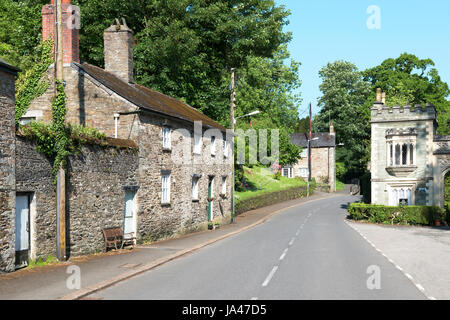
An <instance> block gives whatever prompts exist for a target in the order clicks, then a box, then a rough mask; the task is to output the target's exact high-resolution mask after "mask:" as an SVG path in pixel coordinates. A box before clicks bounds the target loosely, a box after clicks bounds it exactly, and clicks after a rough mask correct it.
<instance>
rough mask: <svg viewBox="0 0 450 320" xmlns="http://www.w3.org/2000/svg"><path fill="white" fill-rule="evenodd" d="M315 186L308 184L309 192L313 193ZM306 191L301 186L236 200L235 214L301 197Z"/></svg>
mask: <svg viewBox="0 0 450 320" xmlns="http://www.w3.org/2000/svg"><path fill="white" fill-rule="evenodd" d="M315 187H316V185H315V184H311V185H310V190H309V192H310V194H313V193H314V189H315ZM306 193H307V190H306V186H301V187H294V188H290V189H286V190H280V191H275V192H269V193H264V194H261V195H259V196H255V197H252V198H247V199H244V200H239V201H238V202H236V207H235V214H236V215H239V214H241V213H244V212H247V211H250V210H255V209H258V208H262V207H266V206H270V205H272V204H276V203H280V202H283V201H288V200H293V199H298V198H303V197H306Z"/></svg>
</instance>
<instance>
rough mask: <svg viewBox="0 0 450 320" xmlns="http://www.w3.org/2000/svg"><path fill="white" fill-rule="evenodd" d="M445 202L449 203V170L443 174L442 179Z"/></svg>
mask: <svg viewBox="0 0 450 320" xmlns="http://www.w3.org/2000/svg"><path fill="white" fill-rule="evenodd" d="M444 193H445V202H449V203H450V172H448V173H447V174H446V175H445V180H444Z"/></svg>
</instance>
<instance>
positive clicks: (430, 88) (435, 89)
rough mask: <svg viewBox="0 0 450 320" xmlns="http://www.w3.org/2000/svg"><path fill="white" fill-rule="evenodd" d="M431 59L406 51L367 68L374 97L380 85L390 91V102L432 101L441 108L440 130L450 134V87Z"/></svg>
mask: <svg viewBox="0 0 450 320" xmlns="http://www.w3.org/2000/svg"><path fill="white" fill-rule="evenodd" d="M433 66H434V62H433V60H431V59H419V58H418V57H416V56H415V55H412V54H408V53H403V54H401V55H400V56H399V57H398V58H396V59H386V60H385V61H383V62H382V63H381V65H379V66H376V67H374V68H371V69H367V70H365V71H364V72H363V76H364V79H365V80H367V81H369V82H370V83H371V85H372V92H373V93H372V96H371V97H372V98H373V99H374V97H375V94H374V92H375V90H376V88H381V89H382V90H383V91H384V92H386V104H387V105H389V106H394V105H415V104H423V105H425V104H427V103H432V104H434V106H435V107H436V110H437V111H438V124H439V126H438V133H439V134H442V135H446V134H450V123H449V121H450V101H448V100H447V98H448V97H449V95H450V91H449V88H448V85H447V83H445V82H443V81H442V80H441V78H440V76H439V73H438V71H437V70H436V69H435V68H433Z"/></svg>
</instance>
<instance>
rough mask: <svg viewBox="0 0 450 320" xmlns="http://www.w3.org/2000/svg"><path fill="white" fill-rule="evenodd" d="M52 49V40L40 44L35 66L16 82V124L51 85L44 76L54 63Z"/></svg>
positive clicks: (22, 74)
mask: <svg viewBox="0 0 450 320" xmlns="http://www.w3.org/2000/svg"><path fill="white" fill-rule="evenodd" d="M52 47H53V41H52V40H46V41H45V42H42V43H41V44H39V45H38V47H37V49H36V57H37V58H36V62H35V64H34V65H33V66H32V67H31V68H29V69H28V70H26V71H25V72H22V73H20V74H19V78H18V79H17V81H16V106H15V109H16V123H18V121H19V119H20V118H21V117H22V116H23V115H24V114H25V113H26V112H27V109H28V107H29V106H30V103H31V102H32V101H33V100H34V99H35V98H37V97H39V96H41V95H42V94H44V92H45V91H47V89H48V87H49V85H50V84H49V82H48V81H47V80H46V79H45V77H44V75H45V74H46V72H47V70H48V67H49V66H50V64H52V62H53V54H52Z"/></svg>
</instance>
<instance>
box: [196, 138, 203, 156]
mask: <svg viewBox="0 0 450 320" xmlns="http://www.w3.org/2000/svg"><path fill="white" fill-rule="evenodd" d="M201 152H202V136H201V135H198V134H194V153H195V154H200V153H201Z"/></svg>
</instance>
